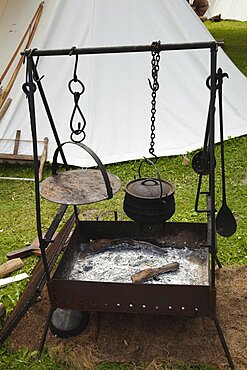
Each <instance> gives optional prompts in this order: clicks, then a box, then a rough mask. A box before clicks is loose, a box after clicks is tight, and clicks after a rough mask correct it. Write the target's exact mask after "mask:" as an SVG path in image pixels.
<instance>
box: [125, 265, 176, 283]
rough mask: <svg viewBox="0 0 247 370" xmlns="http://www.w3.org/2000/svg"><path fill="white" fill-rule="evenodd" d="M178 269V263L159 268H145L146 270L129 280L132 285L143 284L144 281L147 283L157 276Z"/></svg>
mask: <svg viewBox="0 0 247 370" xmlns="http://www.w3.org/2000/svg"><path fill="white" fill-rule="evenodd" d="M178 269H179V263H178V262H172V263H168V264H167V265H164V266H161V267H155V268H147V269H144V270H141V271H139V272H137V273H135V274H134V275H132V276H131V280H132V282H133V283H143V282H144V281H147V280H149V279H151V278H153V277H155V276H159V275H161V274H164V273H165V272H171V271H176V270H178Z"/></svg>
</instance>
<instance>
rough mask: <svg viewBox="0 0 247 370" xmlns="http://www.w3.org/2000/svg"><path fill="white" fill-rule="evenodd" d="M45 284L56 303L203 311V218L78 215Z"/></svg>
mask: <svg viewBox="0 0 247 370" xmlns="http://www.w3.org/2000/svg"><path fill="white" fill-rule="evenodd" d="M171 262H178V264H179V268H178V270H176V271H172V272H167V273H164V274H161V275H159V276H156V277H153V278H151V279H148V280H147V281H145V282H143V283H140V284H134V283H133V282H132V280H131V276H133V275H134V274H135V273H137V272H139V271H141V270H143V269H146V268H156V267H159V266H161V265H165V264H167V263H171ZM50 285H51V288H52V290H53V292H54V298H55V305H56V306H57V307H60V308H73V309H78V310H88V311H113V312H114V311H121V312H132V313H134V312H136V313H137V312H143V313H145V312H146V313H156V314H169V315H181V316H197V315H199V316H203V315H208V314H209V312H210V297H211V295H212V292H210V282H209V251H208V247H207V224H204V223H172V222H170V223H159V224H154V225H140V224H138V223H135V222H128V221H117V222H115V221H80V222H79V223H78V225H77V227H76V228H75V231H74V233H73V235H72V237H71V239H70V242H69V245H68V247H67V249H66V252H65V253H64V255H63V257H62V259H61V261H60V263H59V266H58V268H57V270H56V272H55V274H54V276H53V278H52V280H51V282H50Z"/></svg>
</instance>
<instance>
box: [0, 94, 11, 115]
mask: <svg viewBox="0 0 247 370" xmlns="http://www.w3.org/2000/svg"><path fill="white" fill-rule="evenodd" d="M11 102H12V99H11V98H8V99H7V100H6V102H5V103H4V105H3V107H2V109H1V110H0V121H1V119H2V118H3V116H4V115H5V113H6V112H7V110H8V108H9V106H10V103H11Z"/></svg>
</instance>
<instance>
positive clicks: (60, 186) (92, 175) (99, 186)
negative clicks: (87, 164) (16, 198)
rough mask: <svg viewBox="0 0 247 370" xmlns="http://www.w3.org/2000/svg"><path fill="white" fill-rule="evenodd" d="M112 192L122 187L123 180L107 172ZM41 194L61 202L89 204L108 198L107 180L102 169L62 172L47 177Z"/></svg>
mask: <svg viewBox="0 0 247 370" xmlns="http://www.w3.org/2000/svg"><path fill="white" fill-rule="evenodd" d="M107 174H108V177H109V180H110V184H111V187H112V192H113V194H115V193H116V192H117V191H118V190H119V189H120V187H121V181H120V179H119V178H118V177H117V176H116V175H113V174H111V173H109V172H107ZM40 194H41V195H42V196H43V197H44V198H45V199H47V200H50V201H51V202H55V203H59V204H68V205H70V204H72V205H80V204H89V203H95V202H99V201H101V200H104V199H107V198H108V197H107V190H106V185H105V181H104V179H103V177H102V174H101V171H100V170H92V169H83V170H72V171H65V172H61V173H59V174H57V175H53V176H50V177H48V178H47V179H45V180H44V181H43V182H42V183H41V185H40Z"/></svg>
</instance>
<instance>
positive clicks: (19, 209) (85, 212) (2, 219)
mask: <svg viewBox="0 0 247 370" xmlns="http://www.w3.org/2000/svg"><path fill="white" fill-rule="evenodd" d="M205 25H206V26H207V27H208V29H209V30H210V32H211V33H212V34H213V36H214V37H215V38H216V39H224V42H225V46H224V49H225V51H226V53H227V54H228V55H229V56H230V57H231V59H232V60H233V62H234V63H235V64H236V65H237V66H238V67H239V69H240V70H241V71H242V72H243V73H244V74H245V75H247V65H246V63H247V54H246V53H247V46H246V41H245V40H246V34H247V22H230V21H224V22H220V23H211V22H209V21H207V22H205ZM246 147H247V137H246V136H243V137H240V138H235V139H229V140H228V141H227V142H226V143H225V157H226V158H225V159H226V176H227V184H226V185H227V199H228V205H229V207H230V208H231V209H232V211H233V213H234V215H235V217H236V219H237V222H238V229H237V232H236V234H234V235H233V236H232V237H230V238H223V237H219V238H218V247H219V258H220V260H221V262H222V263H223V264H231V265H244V264H246V262H247V236H246V224H247V209H246V206H245V204H246V199H247V191H246V186H247V185H246V183H245V182H244V181H243V180H244V179H245V177H246V172H247V171H246V149H245V148H246ZM192 157H193V153H188V158H189V159H190V160H191V159H192ZM219 158H220V148H219V146H218V145H217V146H216V161H217V163H219ZM182 160H183V157H182V156H176V157H175V156H173V157H166V158H160V160H159V162H158V168H159V170H160V174H161V176H162V177H163V178H166V179H167V180H169V181H171V182H172V183H174V184H175V186H176V193H175V198H176V213H175V214H174V216H173V218H172V220H171V221H186V222H194V221H197V222H200V221H204V220H205V218H204V217H205V216H204V215H201V214H197V213H196V212H195V211H194V203H195V196H194V194H195V192H196V186H197V179H198V178H197V175H196V174H195V173H194V171H193V170H192V168H191V166H186V167H185V166H183V164H182ZM138 165H139V162H138V161H131V162H127V163H121V164H114V165H109V166H107V170H108V171H109V172H112V173H114V174H116V175H117V176H119V177H120V179H121V181H122V184H123V185H124V184H126V183H127V181H129V180H131V179H133V177H134V175H135V174H136V173H137V170H138ZM49 174H50V167H49V166H46V168H45V176H48V175H49ZM220 175H221V174H220V166H217V167H216V208H217V209H219V208H220V206H221V200H222V199H221V181H220ZM0 176H10V177H30V178H32V177H33V171H32V167H30V166H26V165H25V166H21V165H11V166H10V165H7V164H0ZM246 181H247V180H246ZM203 187H206V183H205V182H204V183H203ZM0 194H1V203H0V263H3V262H5V261H6V257H5V255H6V253H7V252H9V251H11V250H13V249H18V248H21V247H23V246H25V245H27V244H30V242H31V241H32V240H33V239H34V238H35V236H36V221H35V193H34V183H33V182H24V181H22V182H19V181H8V180H4V181H2V180H1V181H0ZM123 197H124V191H123V189H121V190H120V191H119V193H118V194H117V195H116V196H115V197H114V198H113V199H112V200H110V201H105V202H101V203H96V204H92V205H89V206H87V207H81V215H82V218H84V219H86V218H90V219H92V218H96V216H97V215H98V214H99V213H100V212H103V211H105V210H108V209H116V210H118V211H119V212H120V211H122V204H123ZM41 208H42V226H43V230H44V231H45V230H46V228H47V227H48V226H49V224H50V222H51V220H52V219H53V217H54V214H55V212H56V210H57V205H55V204H53V203H51V202H48V201H46V200H44V199H41ZM125 218H126V217H125ZM126 219H127V218H126ZM36 261H37V259H36V257H30V258H28V259H26V260H25V266H24V268H23V269H22V270H21V272H27V273H29V274H31V271H32V269H33V267H34V265H35V263H36ZM24 287H25V282H18V283H15V284H13V285H9V286H7V287H5V288H2V289H1V290H0V302H2V303H4V304H5V305H6V307H7V313H9V312H10V311H11V310H12V309H13V307H14V306H15V304H16V302H17V301H18V299H19V296H20V294H21V292H22V291H23V289H24ZM0 356H1V357H0V369H66V365H65V364H61V363H60V364H59V363H55V362H54V361H53V360H52V359H51V358H50V357H49V356H48V354H47V353H46V352H44V353H43V354H42V356H41V359H40V360H39V361H34V358H35V356H36V353H35V352H31V351H28V350H22V351H18V352H17V353H14V354H13V353H12V352H11V350H10V348H9V345H8V341H7V342H6V343H5V344H4V345H2V346H1V348H0ZM198 362H199V360H198ZM131 366H132V365H130V364H122V365H119V364H112V363H105V364H102V365H100V366H99V367H98V370H106V369H107V370H108V369H109V370H125V369H126V370H127V369H129V370H131V369H132V367H131ZM134 368H135V369H136V367H134V365H133V369H134ZM163 368H164V369H165V368H166V365H165V364H164V366H163ZM173 369H175V370H180V369H181V370H182V369H183V370H186V369H187V370H189V369H191V370H192V369H193V370H213V368H211V367H200V366H189V365H185V364H181V363H177V364H174V367H173Z"/></svg>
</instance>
